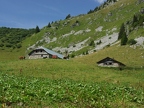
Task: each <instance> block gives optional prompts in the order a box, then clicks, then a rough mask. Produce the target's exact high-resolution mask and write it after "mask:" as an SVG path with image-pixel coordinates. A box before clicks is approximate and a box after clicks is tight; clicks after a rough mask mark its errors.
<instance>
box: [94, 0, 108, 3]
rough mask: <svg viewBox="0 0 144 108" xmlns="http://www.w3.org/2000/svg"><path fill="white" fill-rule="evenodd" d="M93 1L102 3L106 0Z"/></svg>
mask: <svg viewBox="0 0 144 108" xmlns="http://www.w3.org/2000/svg"><path fill="white" fill-rule="evenodd" d="M94 1H96V2H98V3H100V4H101V3H103V2H104V1H106V0H94Z"/></svg>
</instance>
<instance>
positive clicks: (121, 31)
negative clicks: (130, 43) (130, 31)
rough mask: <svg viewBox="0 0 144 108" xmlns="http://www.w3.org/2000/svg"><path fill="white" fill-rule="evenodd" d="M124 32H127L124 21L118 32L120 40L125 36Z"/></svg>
mask: <svg viewBox="0 0 144 108" xmlns="http://www.w3.org/2000/svg"><path fill="white" fill-rule="evenodd" d="M124 32H125V27H124V23H122V25H121V28H120V31H119V34H118V40H119V39H121V38H122V37H123V34H124Z"/></svg>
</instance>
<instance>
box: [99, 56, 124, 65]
mask: <svg viewBox="0 0 144 108" xmlns="http://www.w3.org/2000/svg"><path fill="white" fill-rule="evenodd" d="M108 61H112V62H114V63H118V64H119V65H121V66H126V65H125V64H123V63H121V62H119V61H117V60H115V59H112V58H110V57H106V58H104V59H102V60H100V61H98V62H97V64H100V63H105V62H108Z"/></svg>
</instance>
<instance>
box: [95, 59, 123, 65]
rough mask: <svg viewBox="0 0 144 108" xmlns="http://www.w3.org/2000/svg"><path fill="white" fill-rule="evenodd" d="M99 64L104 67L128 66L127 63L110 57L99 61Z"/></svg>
mask: <svg viewBox="0 0 144 108" xmlns="http://www.w3.org/2000/svg"><path fill="white" fill-rule="evenodd" d="M97 64H98V66H102V67H124V66H126V65H125V64H123V63H121V62H119V61H117V60H115V59H113V58H110V57H106V58H104V59H102V60H100V61H98V62H97Z"/></svg>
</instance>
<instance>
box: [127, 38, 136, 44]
mask: <svg viewBox="0 0 144 108" xmlns="http://www.w3.org/2000/svg"><path fill="white" fill-rule="evenodd" d="M136 43H137V41H136V40H134V39H130V40H129V41H128V44H130V45H134V44H136Z"/></svg>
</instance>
